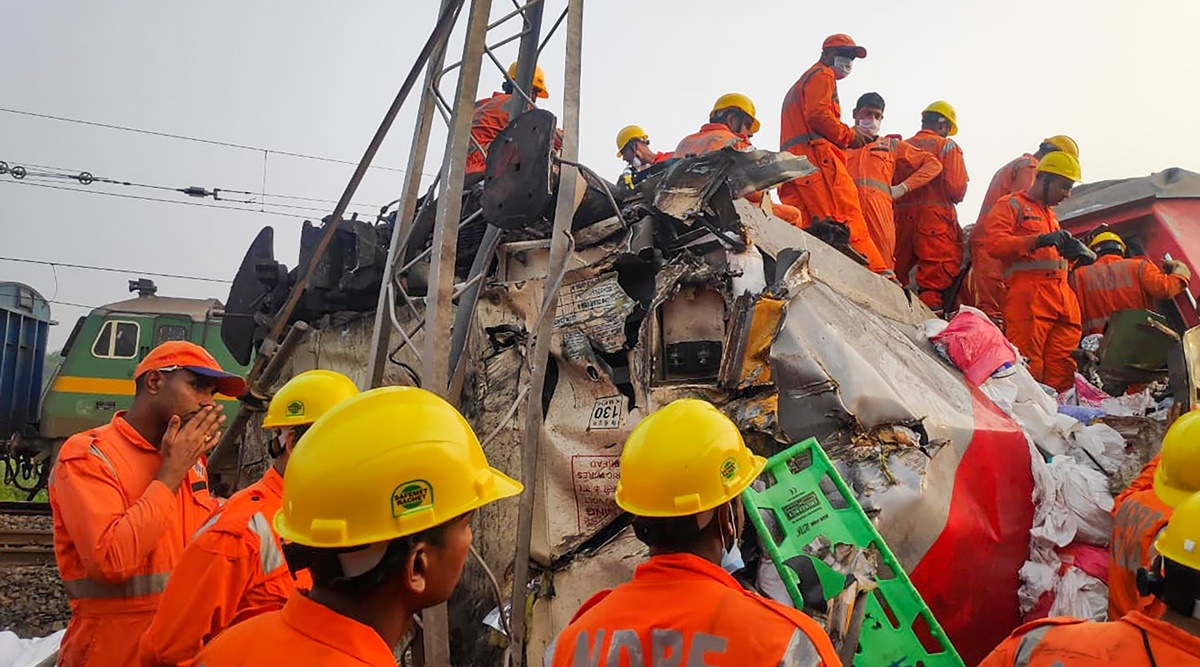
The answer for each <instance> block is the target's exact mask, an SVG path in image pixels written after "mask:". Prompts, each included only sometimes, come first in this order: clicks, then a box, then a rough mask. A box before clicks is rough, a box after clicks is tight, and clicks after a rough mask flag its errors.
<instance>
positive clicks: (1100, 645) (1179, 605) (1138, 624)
mask: <svg viewBox="0 0 1200 667" xmlns="http://www.w3.org/2000/svg"><path fill="white" fill-rule="evenodd" d="M1198 542H1200V494H1196V495H1192V496H1190V497H1188V498H1187V499H1186V500H1184V501H1183V502H1182V503H1181V504H1180V505H1179V507H1178V508H1177V509H1176V511H1175V513H1174V515H1173V516H1172V517H1171V519H1170V521H1168V522H1167V527H1166V530H1164V531H1163V532H1162V534H1161V535H1159V536H1158V538H1157V539H1156V540H1155V541H1154V549H1155V550H1156V551H1157V552H1158V553H1159V554H1161V555H1160V556H1158V557H1157V558H1156V559H1155V560H1154V565H1153V566H1152V568H1151V570H1150V571H1146V570H1143V571H1142V579H1143V580H1144V581H1143V587H1142V590H1143V591H1145V592H1146V593H1147V594H1153V595H1154V597H1155V598H1157V599H1158V601H1159V602H1160V603H1161V604H1162V605H1163V607H1164V610H1163V614H1162V617H1161V618H1154V617H1152V616H1150V615H1149V614H1145V613H1143V612H1140V611H1131V612H1129V613H1128V614H1126V615H1124V616H1122V617H1121V618H1120V619H1119V620H1116V621H1110V622H1108V623H1089V622H1085V621H1081V620H1079V619H1076V618H1065V617H1060V618H1046V619H1042V620H1039V621H1034V622H1033V623H1027V624H1025V625H1023V626H1021V627H1019V628H1017V629H1016V630H1015V631H1014V632H1013V633H1012V635H1010V636H1009V638H1008V639H1005V640H1004V642H1002V643H1001V644H1000V645H999V646H997V647H996V649H995V650H994V651H992V652H991V653H990V654H989V655H988V656H987V657H986V658H984V659H983V662H981V663H979V667H1093V666H1099V665H1106V666H1107V665H1130V666H1132V665H1149V666H1150V667H1167V666H1168V665H1169V666H1170V667H1188V666H1192V667H1195V666H1196V665H1200V611H1197V610H1200V553H1198V552H1197V549H1196V544H1197V543H1198Z"/></svg>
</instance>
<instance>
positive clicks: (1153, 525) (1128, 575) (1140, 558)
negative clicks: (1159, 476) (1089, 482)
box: [1108, 488, 1173, 618]
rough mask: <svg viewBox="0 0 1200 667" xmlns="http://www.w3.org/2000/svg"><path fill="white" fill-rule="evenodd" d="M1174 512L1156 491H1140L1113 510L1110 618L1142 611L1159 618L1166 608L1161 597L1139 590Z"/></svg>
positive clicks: (1109, 566)
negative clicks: (1142, 573)
mask: <svg viewBox="0 0 1200 667" xmlns="http://www.w3.org/2000/svg"><path fill="white" fill-rule="evenodd" d="M1172 512H1173V510H1172V509H1171V508H1170V507H1168V506H1167V504H1166V503H1164V502H1163V501H1161V500H1159V499H1158V496H1157V495H1155V494H1154V489H1153V488H1151V489H1147V490H1145V491H1138V492H1136V493H1133V494H1131V495H1130V496H1128V497H1127V498H1125V499H1124V500H1123V501H1122V502H1121V504H1120V505H1119V506H1115V507H1113V517H1114V518H1113V537H1112V560H1111V561H1110V562H1109V564H1108V617H1109V618H1120V617H1122V616H1124V615H1125V614H1128V613H1129V612H1131V611H1141V612H1145V613H1147V614H1149V615H1150V616H1153V617H1155V618H1157V617H1159V616H1161V615H1162V612H1163V610H1164V609H1165V608H1166V607H1165V606H1164V605H1163V603H1162V602H1161V601H1159V600H1158V598H1155V597H1152V596H1142V595H1139V594H1138V590H1137V571H1138V569H1140V568H1149V567H1150V561H1151V560H1153V559H1152V558H1151V556H1150V553H1151V549H1152V547H1153V546H1154V540H1155V538H1157V537H1158V533H1159V531H1161V530H1162V529H1163V528H1166V527H1167V520H1168V519H1170V518H1171V514H1172Z"/></svg>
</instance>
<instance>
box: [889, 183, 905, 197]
mask: <svg viewBox="0 0 1200 667" xmlns="http://www.w3.org/2000/svg"><path fill="white" fill-rule="evenodd" d="M906 194H908V186H907V185H905V184H903V183H901V184H900V185H893V186H892V199H899V198H901V197H903V196H904V195H906Z"/></svg>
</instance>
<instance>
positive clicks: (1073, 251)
mask: <svg viewBox="0 0 1200 667" xmlns="http://www.w3.org/2000/svg"><path fill="white" fill-rule="evenodd" d="M1059 231H1062V230H1059ZM1058 252H1059V254H1061V255H1062V256H1063V257H1064V258H1066V259H1069V260H1071V261H1072V262H1075V264H1076V266H1087V265H1088V264H1091V263H1092V262H1095V261H1096V253H1094V252H1092V249H1091V248H1089V247H1087V246H1086V245H1084V244H1083V241H1080V240H1079V239H1077V238H1075V237H1074V236H1067V240H1066V241H1064V242H1063V243H1061V244H1059V246H1058Z"/></svg>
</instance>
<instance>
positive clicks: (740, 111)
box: [673, 93, 800, 226]
mask: <svg viewBox="0 0 1200 667" xmlns="http://www.w3.org/2000/svg"><path fill="white" fill-rule="evenodd" d="M759 127H760V124H759V122H758V118H757V117H756V114H755V110H754V102H751V101H750V98H749V97H746V96H745V95H742V94H740V93H726V94H725V95H722V96H721V97H719V98H717V101H716V103H714V104H713V108H712V111H711V112H709V114H708V122H707V123H705V124H704V125H701V126H700V130H699V131H697V132H695V133H693V134H689V135H688V136H686V137H684V138H683V139H681V140H680V142H679V145H678V146H676V147H675V153H674V156H673V157H679V158H683V157H693V156H696V155H704V154H706V153H713V152H716V151H719V150H721V149H722V148H732V149H734V150H739V151H752V150H754V146H752V145H751V144H750V137H753V136H754V134H755V133H756V132H758V130H759ZM764 198H768V200H769V196H768V195H767V194H765V193H762V192H752V193H750V194H749V195H747V196H746V199H747V200H748V201H750V202H751V203H754V204H762V203H763V199H764ZM770 205H771V212H772V213H774V214H775V216H776V217H778V218H781V219H783V220H786V221H788V222H790V223H791V224H793V225H796V226H799V225H800V211H799V210H797V209H796V208H795V207H793V206H788V205H786V204H776V203H774V202H770Z"/></svg>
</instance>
